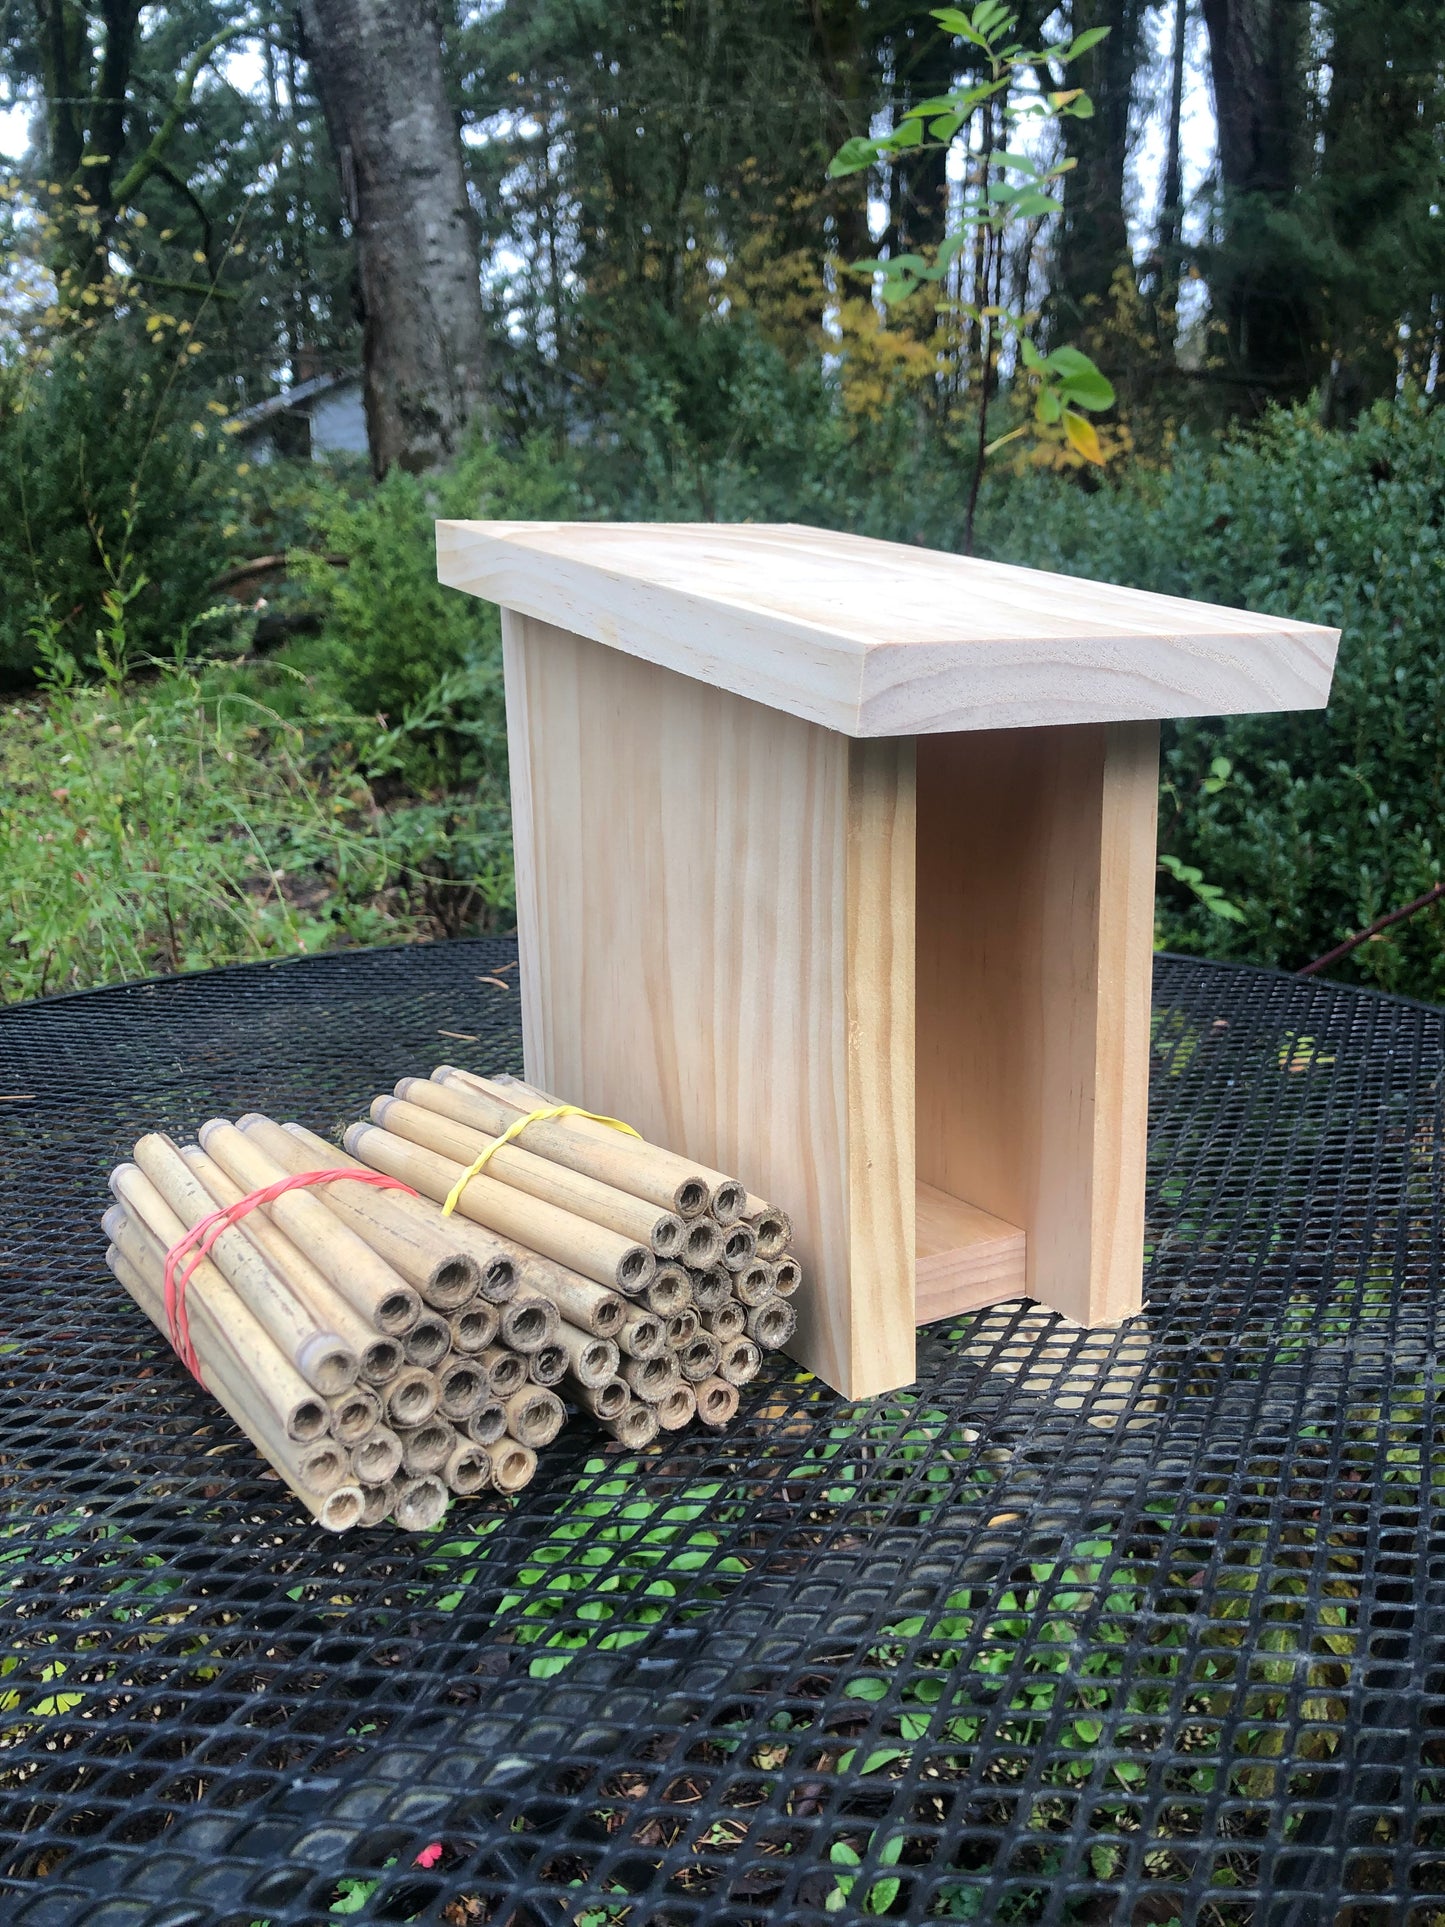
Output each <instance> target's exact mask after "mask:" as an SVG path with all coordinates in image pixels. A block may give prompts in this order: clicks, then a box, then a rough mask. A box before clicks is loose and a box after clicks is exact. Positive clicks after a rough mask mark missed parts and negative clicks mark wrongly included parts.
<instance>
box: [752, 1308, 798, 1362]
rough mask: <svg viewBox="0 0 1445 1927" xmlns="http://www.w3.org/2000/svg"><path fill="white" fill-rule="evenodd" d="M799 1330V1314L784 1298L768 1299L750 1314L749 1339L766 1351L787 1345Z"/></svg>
mask: <svg viewBox="0 0 1445 1927" xmlns="http://www.w3.org/2000/svg"><path fill="white" fill-rule="evenodd" d="M797 1329H798V1314H797V1313H796V1312H795V1311H794V1310H793V1307H792V1306H791V1305H790V1304H788V1303H787V1301H786V1300H785V1299H782V1298H766V1299H764V1301H763V1303H762V1304H761V1305H754V1306H753V1308H752V1310H751V1311H750V1312H749V1313H748V1337H749V1338H751V1339H752V1340H753V1342H754V1343H755V1344H757V1345H760V1346H762V1348H763V1349H764V1350H765V1351H770V1352H775V1351H776V1350H777V1349H778V1347H779V1346H780V1345H786V1344H787V1342H788V1340H789V1339H790V1338H791V1337H792V1335H793V1333H794V1332H795V1331H796V1330H797Z"/></svg>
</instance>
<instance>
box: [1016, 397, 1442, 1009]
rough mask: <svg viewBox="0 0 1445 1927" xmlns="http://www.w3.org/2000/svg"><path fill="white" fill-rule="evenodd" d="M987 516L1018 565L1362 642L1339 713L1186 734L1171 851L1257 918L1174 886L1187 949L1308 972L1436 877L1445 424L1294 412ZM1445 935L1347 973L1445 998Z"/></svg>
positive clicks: (1410, 933) (1031, 487) (1363, 950)
mask: <svg viewBox="0 0 1445 1927" xmlns="http://www.w3.org/2000/svg"><path fill="white" fill-rule="evenodd" d="M985 504H986V506H985V518H984V523H983V526H982V531H981V532H982V535H983V544H984V545H986V547H987V550H988V552H990V553H992V554H995V555H998V556H1000V557H1002V558H1004V559H1006V560H1008V561H1012V562H1023V563H1027V564H1029V565H1031V566H1033V567H1036V568H1046V569H1060V570H1064V571H1066V572H1067V573H1069V574H1073V575H1083V576H1092V577H1095V578H1097V579H1100V580H1103V581H1110V582H1122V583H1129V584H1132V585H1134V586H1136V587H1139V588H1146V589H1158V590H1161V591H1164V592H1165V593H1167V594H1170V595H1180V596H1190V597H1193V598H1196V599H1198V600H1200V601H1205V602H1224V603H1233V604H1238V605H1242V606H1244V607H1247V608H1254V609H1260V610H1263V611H1266V612H1269V613H1273V614H1279V615H1291V616H1296V617H1300V618H1302V619H1304V620H1306V621H1311V622H1322V623H1329V624H1331V625H1334V626H1338V627H1341V628H1342V629H1343V631H1344V635H1343V640H1342V642H1341V646H1340V654H1339V663H1338V667H1337V670H1336V673H1335V681H1334V689H1333V693H1332V695H1331V699H1330V704H1329V708H1328V710H1326V711H1324V712H1322V713H1321V712H1301V713H1297V714H1290V715H1279V716H1241V717H1234V718H1225V719H1223V720H1198V721H1191V722H1184V723H1179V724H1177V725H1175V726H1174V727H1172V728H1168V729H1166V732H1165V751H1164V772H1163V775H1164V788H1163V793H1162V796H1161V811H1160V840H1161V847H1162V848H1163V849H1164V850H1165V851H1166V852H1169V853H1171V854H1172V855H1174V856H1175V857H1176V858H1177V859H1179V862H1180V864H1181V865H1182V866H1185V867H1187V868H1191V869H1194V870H1196V871H1198V872H1199V873H1200V874H1201V875H1202V877H1203V878H1204V879H1205V881H1206V882H1207V883H1208V884H1210V885H1212V886H1213V887H1214V888H1215V889H1216V890H1219V891H1222V893H1223V896H1224V899H1225V900H1226V901H1228V902H1232V903H1234V904H1235V905H1237V906H1238V908H1239V910H1240V912H1241V917H1240V920H1239V921H1237V922H1233V921H1226V920H1225V919H1223V918H1221V917H1220V916H1218V915H1217V914H1214V913H1212V912H1211V911H1210V909H1209V908H1208V907H1207V906H1206V905H1205V904H1204V903H1203V902H1202V901H1201V900H1200V898H1199V897H1198V896H1197V895H1196V894H1195V893H1194V892H1193V891H1191V890H1190V889H1189V888H1188V887H1187V885H1181V884H1180V883H1178V882H1177V881H1175V880H1174V878H1172V877H1171V876H1169V875H1168V874H1167V873H1164V874H1161V877H1160V892H1161V894H1160V913H1161V914H1160V923H1161V930H1162V934H1163V936H1164V939H1165V940H1166V941H1167V942H1168V943H1169V944H1170V945H1172V946H1173V947H1175V948H1177V949H1183V950H1189V951H1194V952H1197V953H1200V954H1204V955H1209V956H1224V957H1240V958H1248V959H1250V960H1251V961H1254V962H1257V963H1269V964H1277V965H1280V966H1282V967H1284V968H1286V969H1297V968H1299V967H1300V966H1301V965H1302V964H1305V963H1308V962H1309V961H1310V960H1311V959H1313V958H1314V957H1316V956H1320V955H1323V953H1324V952H1325V951H1327V950H1329V949H1331V948H1332V947H1333V946H1334V945H1335V944H1336V943H1337V942H1339V941H1340V940H1341V939H1342V938H1343V937H1345V936H1347V935H1349V934H1351V933H1352V932H1354V931H1357V930H1360V929H1362V928H1364V926H1365V925H1367V924H1369V923H1371V922H1373V921H1374V920H1375V919H1376V918H1377V917H1378V916H1380V915H1381V914H1382V913H1384V912H1386V911H1388V910H1390V909H1392V908H1394V907H1396V906H1398V905H1400V904H1402V903H1405V902H1407V901H1409V900H1411V899H1412V898H1414V897H1416V896H1418V895H1421V894H1422V893H1423V892H1424V891H1425V890H1427V889H1429V888H1430V887H1431V886H1432V885H1433V884H1434V883H1435V882H1436V881H1437V879H1438V878H1439V877H1440V875H1441V862H1442V854H1445V822H1442V809H1445V547H1442V539H1441V527H1442V520H1445V416H1442V415H1441V414H1440V413H1439V412H1438V411H1436V410H1434V409H1431V408H1430V407H1428V406H1426V405H1425V404H1423V403H1422V402H1420V401H1418V400H1413V399H1407V400H1405V401H1402V402H1400V403H1398V404H1394V405H1381V406H1380V407H1378V408H1376V409H1375V410H1374V411H1373V412H1372V413H1371V414H1369V415H1368V416H1366V417H1365V418H1364V419H1362V421H1361V422H1360V424H1359V425H1358V427H1357V428H1356V429H1355V430H1354V431H1353V432H1344V431H1326V430H1324V429H1322V428H1321V427H1320V426H1319V425H1318V422H1317V421H1316V419H1315V418H1314V417H1313V416H1312V414H1311V413H1310V412H1309V411H1307V410H1305V409H1298V410H1295V411H1291V412H1280V413H1277V414H1274V415H1272V416H1271V417H1270V418H1269V419H1268V420H1267V421H1266V422H1265V424H1264V425H1263V426H1262V427H1261V428H1259V429H1258V430H1256V431H1254V432H1252V433H1250V434H1247V435H1242V436H1239V437H1238V438H1236V439H1235V440H1233V441H1232V442H1230V443H1229V444H1228V445H1227V446H1225V447H1224V448H1223V449H1211V448H1209V447H1206V446H1202V445H1200V444H1197V443H1193V442H1188V441H1186V442H1184V443H1182V444H1181V446H1180V447H1179V449H1178V450H1177V452H1176V454H1175V458H1174V460H1173V462H1172V464H1171V466H1170V467H1169V468H1168V469H1166V470H1162V471H1158V472H1153V473H1150V472H1145V471H1140V470H1138V469H1135V470H1133V471H1130V472H1128V473H1127V474H1126V475H1125V477H1124V479H1123V480H1122V482H1121V483H1120V484H1118V485H1116V486H1110V487H1105V488H1101V489H1098V490H1096V491H1094V492H1092V493H1085V492H1083V491H1082V490H1081V489H1079V488H1077V487H1074V486H1070V485H1068V484H1067V483H1064V482H1061V481H1060V480H1058V479H1057V478H1055V477H1048V476H1039V477H1029V478H1026V479H1023V480H1020V481H1015V482H1012V483H1010V484H1008V485H1006V486H1005V487H1002V488H995V489H993V490H987V489H986V491H985ZM1442 928H1445V926H1442V912H1441V911H1440V910H1428V911H1426V912H1424V913H1423V914H1422V915H1420V916H1418V917H1416V918H1415V919H1413V920H1412V921H1409V922H1406V923H1403V924H1399V925H1396V926H1395V927H1394V928H1392V929H1391V930H1389V931H1386V932H1384V933H1382V934H1381V935H1380V936H1379V937H1378V938H1376V939H1372V940H1371V941H1369V942H1367V943H1365V944H1363V945H1362V946H1361V947H1360V948H1359V949H1358V950H1357V951H1355V952H1354V954H1353V955H1352V956H1351V957H1350V958H1349V959H1348V960H1347V961H1345V962H1342V963H1341V964H1339V965H1337V966H1335V967H1334V968H1333V970H1332V972H1331V974H1332V975H1336V976H1340V977H1345V978H1352V979H1355V980H1357V981H1361V982H1367V983H1372V984H1375V985H1378V986H1379V987H1380V988H1382V989H1387V990H1394V991H1399V992H1403V993H1408V994H1411V995H1414V996H1418V997H1424V998H1427V999H1434V1000H1445V941H1442Z"/></svg>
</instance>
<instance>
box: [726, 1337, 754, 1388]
mask: <svg viewBox="0 0 1445 1927" xmlns="http://www.w3.org/2000/svg"><path fill="white" fill-rule="evenodd" d="M762 1368H763V1355H762V1353H761V1352H760V1351H759V1350H758V1348H757V1346H756V1345H755V1344H754V1343H753V1341H752V1339H751V1338H734V1339H732V1340H731V1341H730V1342H729V1343H728V1344H726V1345H724V1346H723V1348H722V1356H721V1358H720V1359H719V1360H718V1368H717V1369H718V1376H719V1378H725V1379H726V1380H727V1382H728V1384H729V1385H746V1384H747V1382H748V1380H749V1379H752V1378H756V1377H757V1375H758V1373H759V1372H760V1371H761V1370H762Z"/></svg>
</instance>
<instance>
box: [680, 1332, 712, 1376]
mask: <svg viewBox="0 0 1445 1927" xmlns="http://www.w3.org/2000/svg"><path fill="white" fill-rule="evenodd" d="M673 1356H674V1357H675V1358H676V1359H677V1369H678V1370H679V1371H680V1372H681V1373H682V1375H683V1377H684V1378H685V1379H686V1380H687V1382H688V1384H689V1385H700V1384H701V1383H702V1381H703V1380H704V1379H705V1378H714V1377H716V1375H717V1368H718V1364H719V1362H720V1361H721V1358H722V1346H721V1345H719V1344H718V1342H717V1340H716V1339H715V1338H714V1337H713V1335H712V1333H711V1332H699V1333H698V1334H697V1336H696V1337H695V1338H692V1339H689V1341H688V1343H687V1344H686V1345H683V1346H682V1347H681V1348H680V1349H679V1350H678V1351H676V1352H675V1353H674V1354H673Z"/></svg>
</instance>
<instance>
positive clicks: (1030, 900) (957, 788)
mask: <svg viewBox="0 0 1445 1927" xmlns="http://www.w3.org/2000/svg"><path fill="white" fill-rule="evenodd" d="M917 748H918V878H919V881H918V891H919V897H918V1016H917V1022H918V1176H919V1178H920V1179H921V1180H922V1181H923V1182H925V1183H927V1184H930V1185H933V1186H935V1187H936V1188H937V1189H938V1190H940V1191H943V1192H945V1193H948V1194H949V1195H951V1196H953V1197H956V1198H961V1199H964V1200H966V1201H967V1202H968V1203H970V1204H974V1205H977V1206H979V1207H981V1208H982V1209H983V1210H985V1211H988V1212H991V1213H992V1214H993V1215H994V1216H996V1217H999V1218H1003V1219H1006V1220H1007V1221H1008V1222H1009V1223H1010V1224H1013V1225H1017V1226H1020V1227H1021V1228H1022V1229H1023V1230H1024V1232H1025V1233H1026V1235H1027V1278H1028V1295H1029V1296H1030V1297H1032V1298H1036V1299H1039V1300H1040V1301H1041V1302H1043V1303H1044V1304H1048V1305H1052V1306H1053V1307H1054V1308H1055V1309H1056V1310H1058V1311H1061V1312H1063V1313H1065V1314H1066V1315H1067V1316H1068V1317H1070V1318H1073V1319H1076V1320H1077V1321H1078V1322H1079V1323H1081V1324H1086V1325H1088V1324H1100V1323H1105V1322H1109V1321H1112V1320H1114V1319H1118V1318H1123V1317H1126V1316H1127V1315H1128V1314H1129V1313H1130V1312H1132V1311H1135V1310H1137V1309H1138V1306H1139V1302H1140V1282H1141V1272H1142V1251H1143V1198H1144V1134H1145V1125H1146V1122H1147V1099H1148V1044H1149V995H1150V968H1151V959H1152V946H1153V902H1154V860H1155V859H1154V832H1155V812H1156V786H1157V779H1158V730H1157V726H1156V725H1154V724H1151V723H1111V724H1097V725H1089V726H1085V727H1076V728H1059V729H1034V730H1020V731H1000V732H994V731H982V732H978V733H974V734H969V735H959V736H942V737H926V738H923V737H921V738H920V739H919V741H918V745H917Z"/></svg>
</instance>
